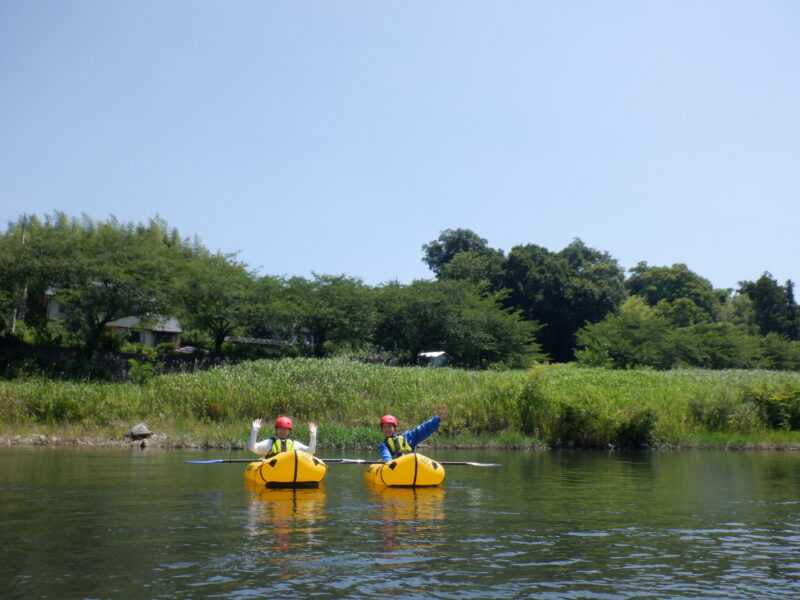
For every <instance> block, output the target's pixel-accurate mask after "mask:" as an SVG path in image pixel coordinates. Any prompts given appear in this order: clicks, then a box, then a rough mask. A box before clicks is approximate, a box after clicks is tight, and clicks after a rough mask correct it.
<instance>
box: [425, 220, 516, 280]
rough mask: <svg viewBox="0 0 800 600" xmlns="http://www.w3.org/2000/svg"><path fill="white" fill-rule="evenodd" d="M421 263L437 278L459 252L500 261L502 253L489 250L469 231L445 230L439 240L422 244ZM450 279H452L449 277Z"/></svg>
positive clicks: (484, 242) (486, 245)
mask: <svg viewBox="0 0 800 600" xmlns="http://www.w3.org/2000/svg"><path fill="white" fill-rule="evenodd" d="M422 250H423V252H424V253H425V256H424V257H423V258H422V261H423V262H424V263H425V264H426V265H428V267H429V268H430V270H431V271H433V272H434V274H435V275H436V276H437V277H439V276H441V274H442V270H443V269H444V267H445V266H446V265H447V264H448V263H450V261H452V260H453V258H454V257H455V256H457V255H458V254H459V253H461V252H467V251H471V252H473V254H477V255H484V256H488V257H493V258H500V259H502V256H503V253H502V252H500V251H499V250H494V249H493V248H490V247H489V245H488V243H487V241H486V240H485V239H483V238H482V237H480V236H479V235H478V234H477V233H475V232H474V231H472V230H471V229H445V230H444V231H442V232H441V233H440V234H439V239H438V240H434V241H432V242H430V243H429V244H423V246H422ZM451 278H452V277H451Z"/></svg>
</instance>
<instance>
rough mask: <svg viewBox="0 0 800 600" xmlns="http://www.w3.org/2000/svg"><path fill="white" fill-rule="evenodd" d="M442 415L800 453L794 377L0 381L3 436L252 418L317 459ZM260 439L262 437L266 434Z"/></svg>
mask: <svg viewBox="0 0 800 600" xmlns="http://www.w3.org/2000/svg"><path fill="white" fill-rule="evenodd" d="M440 404H447V406H448V409H449V412H448V418H447V420H446V423H445V425H444V426H443V428H442V430H441V431H440V433H438V434H437V435H436V436H434V437H433V438H431V440H430V442H431V444H432V445H433V444H439V445H446V446H496V447H540V446H548V447H608V446H609V445H613V446H617V447H642V446H686V447H731V446H733V447H779V448H794V447H800V374H797V373H787V372H772V371H704V370H679V371H667V372H658V371H642V370H635V371H609V370H603V369H579V368H574V367H570V366H557V365H553V366H540V367H536V368H534V369H531V370H528V371H503V372H492V371H461V370H455V369H424V368H394V367H384V366H377V365H366V364H359V363H351V362H346V361H341V360H313V359H287V360H280V361H259V362H251V363H243V364H239V365H236V366H232V367H225V368H219V369H213V370H211V371H207V372H202V373H196V374H193V375H167V376H161V377H156V378H154V379H152V380H151V381H149V382H147V383H145V384H144V385H133V384H129V383H69V382H57V381H48V380H41V379H31V380H27V381H13V382H0V423H2V424H3V425H2V426H1V428H0V435H2V436H3V437H4V439H6V441H8V440H9V439H12V443H13V439H14V436H21V437H20V438H17V439H18V440H22V441H25V440H29V439H31V438H32V437H34V438H36V439H42V437H41V436H44V439H46V438H48V437H57V438H59V439H61V440H67V439H76V438H84V439H90V440H96V441H98V442H99V441H101V440H114V439H123V436H124V433H125V431H126V430H127V429H128V428H129V427H130V426H131V425H133V424H135V423H138V422H139V421H144V422H145V423H147V425H148V426H149V427H150V429H151V430H153V431H156V432H158V433H160V434H161V436H160V437H159V438H158V439H159V440H160V441H159V443H160V444H162V445H168V446H191V445H202V446H210V447H219V448H237V447H242V445H243V444H244V442H245V439H246V436H247V434H248V431H249V424H250V420H251V419H252V418H254V417H257V416H262V417H265V418H267V419H271V418H273V417H275V416H277V415H279V414H287V415H290V416H292V417H293V418H294V419H295V422H296V423H297V425H296V434H297V436H296V437H298V438H300V439H306V436H307V433H306V432H305V427H304V426H303V424H304V423H305V422H307V421H310V420H314V421H316V422H317V423H318V424H319V427H320V431H319V440H320V441H319V444H320V447H328V448H331V447H347V448H358V447H368V446H373V445H374V444H376V443H377V442H378V441H379V439H380V434H379V432H378V430H377V427H376V422H377V420H378V417H379V416H380V415H381V414H384V413H387V412H388V413H392V414H395V415H397V416H398V417H399V418H400V420H401V427H402V426H404V425H406V426H412V425H415V424H416V423H418V422H420V421H421V420H423V419H426V418H429V417H430V416H431V415H432V414H433V413H434V411H435V409H436V408H437V407H438V406H439V405H440ZM264 431H265V434H266V432H268V431H269V429H266V430H264Z"/></svg>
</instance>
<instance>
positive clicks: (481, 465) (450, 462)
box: [439, 461, 503, 467]
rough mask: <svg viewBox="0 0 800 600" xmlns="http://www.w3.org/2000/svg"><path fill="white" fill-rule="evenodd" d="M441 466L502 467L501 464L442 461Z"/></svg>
mask: <svg viewBox="0 0 800 600" xmlns="http://www.w3.org/2000/svg"><path fill="white" fill-rule="evenodd" d="M439 464H440V465H469V466H470V467H502V466H503V465H501V464H500V463H477V462H463V461H442V462H440V463H439Z"/></svg>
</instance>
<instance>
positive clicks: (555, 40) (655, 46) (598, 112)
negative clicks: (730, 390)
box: [0, 0, 800, 288]
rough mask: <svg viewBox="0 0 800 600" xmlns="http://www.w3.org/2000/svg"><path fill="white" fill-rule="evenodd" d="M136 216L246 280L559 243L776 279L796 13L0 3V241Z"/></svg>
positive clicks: (376, 277)
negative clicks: (69, 220)
mask: <svg viewBox="0 0 800 600" xmlns="http://www.w3.org/2000/svg"><path fill="white" fill-rule="evenodd" d="M56 210H59V211H63V212H65V213H67V214H68V215H71V216H77V217H80V216H81V215H82V214H86V215H88V216H89V217H91V218H92V219H95V220H106V219H108V218H109V217H110V216H112V215H113V216H115V217H116V218H118V219H119V220H121V221H125V222H128V221H133V222H146V221H147V220H148V219H150V218H152V217H155V216H156V215H158V216H160V217H161V218H163V219H164V220H166V221H167V222H168V223H169V224H170V225H171V226H174V227H177V228H178V230H179V231H180V233H181V235H183V236H184V237H193V236H195V235H196V236H198V237H199V239H200V240H201V241H202V243H203V244H204V245H205V246H206V247H208V248H209V249H210V250H212V251H217V250H219V251H222V252H225V253H229V252H238V258H239V259H240V260H242V261H244V262H246V263H247V264H249V265H250V266H251V267H254V268H258V270H259V273H261V274H271V275H290V276H291V275H301V276H305V277H310V276H311V273H312V271H313V272H316V273H320V274H345V275H348V276H353V277H359V278H361V279H363V280H364V281H365V282H366V283H368V284H370V285H377V284H380V283H382V282H385V281H389V280H395V279H397V280H399V281H400V282H402V283H410V282H411V281H412V280H414V279H420V278H426V279H429V278H432V274H431V272H430V271H429V270H428V269H427V267H426V266H425V265H424V264H423V263H422V260H421V259H422V255H423V254H422V250H421V246H422V245H423V244H425V243H427V242H430V241H431V240H434V239H436V238H437V237H438V236H439V233H440V232H441V231H442V230H444V229H448V228H450V229H456V228H469V229H472V230H473V231H475V232H476V233H478V234H479V235H481V236H482V237H484V238H486V239H487V240H488V242H489V245H491V246H492V247H494V248H499V249H502V250H504V251H505V252H508V251H509V250H511V248H512V247H513V246H515V245H519V244H528V243H533V244H538V245H541V246H544V247H546V248H548V249H550V250H552V251H557V250H560V249H562V248H563V247H565V246H566V245H567V244H569V243H570V242H571V241H572V239H573V238H581V239H582V240H583V241H584V242H585V243H586V244H587V245H589V246H591V247H593V248H596V249H599V250H603V251H607V252H608V253H609V254H611V255H612V256H613V257H614V258H616V259H617V260H618V261H619V262H620V264H621V265H622V266H623V267H624V268H625V269H628V268H630V267H633V266H635V265H636V263H638V262H639V261H647V262H648V264H650V265H658V266H660V265H671V264H674V263H685V264H687V265H688V266H689V268H690V269H692V270H693V271H694V272H696V273H698V274H699V275H701V276H703V277H706V278H707V279H709V280H710V281H711V282H712V284H713V285H714V286H715V287H720V288H725V287H736V285H737V282H738V281H740V280H755V279H757V278H758V277H759V276H760V275H761V273H762V272H764V271H769V272H771V273H772V275H773V276H774V277H775V278H776V279H778V281H779V282H780V283H783V282H784V281H785V280H787V279H792V280H793V281H795V282H798V281H800V235H798V217H800V2H796V1H794V0H786V1H770V0H766V1H761V0H759V1H756V0H753V1H749V2H745V1H738V0H719V1H716V0H702V1H699V2H698V1H694V0H692V1H689V0H686V1H681V0H676V1H669V2H667V1H658V0H647V1H645V0H642V1H634V0H626V1H603V0H596V1H595V0H592V1H589V0H585V1H569V2H553V1H549V2H544V1H536V0H528V1H519V2H516V1H515V2H510V1H506V2H504V1H500V2H476V1H470V0H457V1H429V0H428V1H424V2H421V1H413V0H411V1H409V0H406V1H404V2H395V3H388V2H374V1H373V2H366V1H357V0H350V1H332V0H325V1H315V2H309V1H297V2H277V1H258V2H255V1H248V2H243V1H234V2H207V1H202V0H170V1H167V2H163V1H149V0H136V1H125V0H117V1H114V2H107V1H105V0H95V1H86V0H70V1H69V2H64V1H62V0H58V1H54V0H37V1H36V2H30V1H28V0H0V223H2V225H3V227H5V225H6V224H7V223H8V222H9V221H12V220H15V219H17V218H18V217H19V216H20V215H22V214H23V213H28V214H37V215H39V216H42V215H45V214H52V213H53V212H54V211H56Z"/></svg>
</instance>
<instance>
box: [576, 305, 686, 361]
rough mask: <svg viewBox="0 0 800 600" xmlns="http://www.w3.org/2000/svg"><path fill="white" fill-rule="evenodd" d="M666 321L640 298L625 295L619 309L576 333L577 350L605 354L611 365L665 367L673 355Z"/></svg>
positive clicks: (580, 355)
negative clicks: (624, 299) (626, 297)
mask: <svg viewBox="0 0 800 600" xmlns="http://www.w3.org/2000/svg"><path fill="white" fill-rule="evenodd" d="M671 330H672V328H671V326H670V323H669V322H668V321H667V320H666V319H664V318H663V317H662V316H660V315H659V314H658V313H657V311H656V310H655V309H654V308H653V307H651V306H649V305H648V304H647V303H646V302H645V300H644V299H643V298H641V297H637V296H632V297H630V298H628V299H627V300H626V301H625V302H624V303H623V305H622V306H621V307H620V309H619V311H617V312H615V313H614V314H611V315H609V316H608V317H607V318H606V319H604V320H603V321H600V322H598V323H590V324H588V325H586V326H585V327H583V328H581V329H580V330H579V331H578V332H577V346H578V348H579V351H578V353H577V355H578V357H579V362H580V358H581V357H582V356H583V355H590V356H592V357H593V359H594V360H596V359H597V357H607V358H608V359H609V360H610V361H611V364H612V366H614V367H616V368H620V369H626V368H630V367H636V366H651V367H656V368H660V369H668V368H670V367H672V366H673V364H674V362H675V357H674V354H673V352H672V344H671V342H670V338H669V336H670V332H671Z"/></svg>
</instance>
